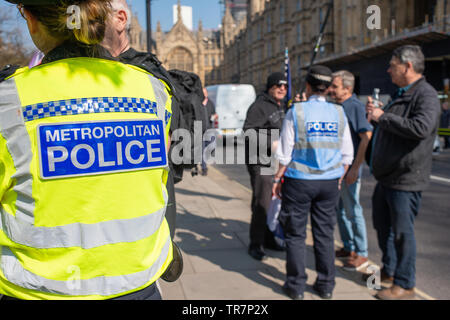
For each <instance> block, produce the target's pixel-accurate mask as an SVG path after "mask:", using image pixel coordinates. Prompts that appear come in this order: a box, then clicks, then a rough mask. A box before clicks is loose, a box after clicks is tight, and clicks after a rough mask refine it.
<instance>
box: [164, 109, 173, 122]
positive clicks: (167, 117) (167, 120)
mask: <svg viewBox="0 0 450 320" xmlns="http://www.w3.org/2000/svg"><path fill="white" fill-rule="evenodd" d="M170 118H172V113H170V112H169V111H167V110H166V115H165V121H166V124H168V123H169V120H170Z"/></svg>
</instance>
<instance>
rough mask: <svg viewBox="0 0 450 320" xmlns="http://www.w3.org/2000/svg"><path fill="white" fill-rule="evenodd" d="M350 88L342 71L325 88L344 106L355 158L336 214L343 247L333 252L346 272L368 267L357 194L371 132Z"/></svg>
mask: <svg viewBox="0 0 450 320" xmlns="http://www.w3.org/2000/svg"><path fill="white" fill-rule="evenodd" d="M354 87H355V77H354V76H353V74H351V73H350V72H349V71H346V70H342V71H338V72H336V73H334V74H333V83H332V84H331V87H330V89H329V94H330V95H331V97H332V98H333V99H334V100H335V101H336V102H337V103H339V104H342V106H343V107H344V111H345V115H346V116H347V119H348V122H349V124H350V132H351V135H352V141H353V146H354V155H355V158H354V161H353V163H352V165H351V167H350V169H349V171H348V172H347V175H346V177H345V181H344V183H343V184H342V188H341V197H340V200H339V207H338V212H337V221H338V226H339V232H340V235H341V239H342V242H343V243H344V247H343V248H342V249H340V250H338V251H336V257H337V258H343V259H345V262H344V269H346V270H349V271H359V270H361V269H363V268H365V267H366V266H367V265H368V264H369V261H368V258H367V257H368V252H367V232H366V222H365V220H364V215H363V209H362V206H361V204H360V202H359V192H360V189H361V173H362V164H363V163H364V156H365V153H366V149H367V146H368V145H369V141H370V139H371V138H372V131H373V128H372V126H371V125H370V123H369V122H368V121H367V119H366V110H365V106H364V104H363V103H362V102H361V101H359V100H358V98H357V97H356V95H355V94H353V89H354Z"/></svg>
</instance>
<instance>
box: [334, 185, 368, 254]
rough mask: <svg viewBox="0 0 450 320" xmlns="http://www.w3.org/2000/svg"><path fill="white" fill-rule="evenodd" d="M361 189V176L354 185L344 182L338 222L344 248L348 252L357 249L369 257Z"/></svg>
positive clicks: (357, 251)
mask: <svg viewBox="0 0 450 320" xmlns="http://www.w3.org/2000/svg"><path fill="white" fill-rule="evenodd" d="M360 189H361V178H358V180H357V181H356V182H355V183H354V184H352V185H347V184H345V183H343V184H342V188H341V197H340V199H339V207H338V211H337V222H338V227H339V233H340V234H341V239H342V242H343V243H344V249H345V250H346V251H348V252H351V251H355V252H356V253H357V254H358V255H360V256H363V257H366V258H367V256H368V251H367V232H366V221H365V219H364V215H363V209H362V207H361V204H360V203H359V191H360Z"/></svg>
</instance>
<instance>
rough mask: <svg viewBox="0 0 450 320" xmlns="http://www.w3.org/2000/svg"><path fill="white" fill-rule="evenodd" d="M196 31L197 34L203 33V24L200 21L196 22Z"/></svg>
mask: <svg viewBox="0 0 450 320" xmlns="http://www.w3.org/2000/svg"><path fill="white" fill-rule="evenodd" d="M198 31H199V32H201V31H203V22H202V19H200V20H198Z"/></svg>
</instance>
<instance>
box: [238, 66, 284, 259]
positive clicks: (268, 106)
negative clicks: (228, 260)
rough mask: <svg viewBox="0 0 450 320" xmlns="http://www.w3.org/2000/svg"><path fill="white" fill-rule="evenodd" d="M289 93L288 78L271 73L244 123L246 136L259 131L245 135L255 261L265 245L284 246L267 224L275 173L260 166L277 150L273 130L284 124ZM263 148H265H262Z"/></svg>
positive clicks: (251, 242)
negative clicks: (266, 171) (262, 172)
mask: <svg viewBox="0 0 450 320" xmlns="http://www.w3.org/2000/svg"><path fill="white" fill-rule="evenodd" d="M286 94H287V80H286V78H285V76H284V75H283V74H282V73H273V74H271V75H270V76H269V77H268V79H267V86H266V91H265V92H264V93H262V94H260V95H258V97H257V98H256V101H255V102H254V103H253V104H252V105H251V106H250V108H249V109H248V111H247V118H246V119H245V123H244V132H245V134H246V137H248V136H249V130H252V129H253V130H254V132H256V137H257V139H256V140H252V139H247V138H246V153H247V156H248V159H247V161H248V162H247V170H248V172H249V174H250V182H251V185H252V191H253V194H252V203H251V209H252V218H251V222H250V246H249V250H248V253H249V254H250V255H251V256H252V257H253V258H254V259H256V260H263V259H264V258H265V256H266V254H265V251H264V247H266V248H269V249H275V250H280V249H281V248H279V247H278V246H277V245H276V242H275V241H274V239H273V235H272V233H271V232H270V230H269V229H268V227H267V223H266V220H267V210H268V209H269V206H270V202H271V200H272V179H273V175H265V174H261V169H263V168H264V167H267V166H270V156H271V151H272V150H271V149H274V148H273V147H274V146H272V143H271V141H272V137H271V130H272V129H276V130H280V129H281V127H282V125H283V119H284V110H283V102H282V101H283V99H284V98H285V97H286ZM264 129H265V130H264ZM278 132H279V131H278ZM264 146H265V147H264ZM254 147H256V148H254ZM261 147H262V148H265V149H266V150H261V149H260V148H261ZM255 151H256V152H255Z"/></svg>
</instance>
